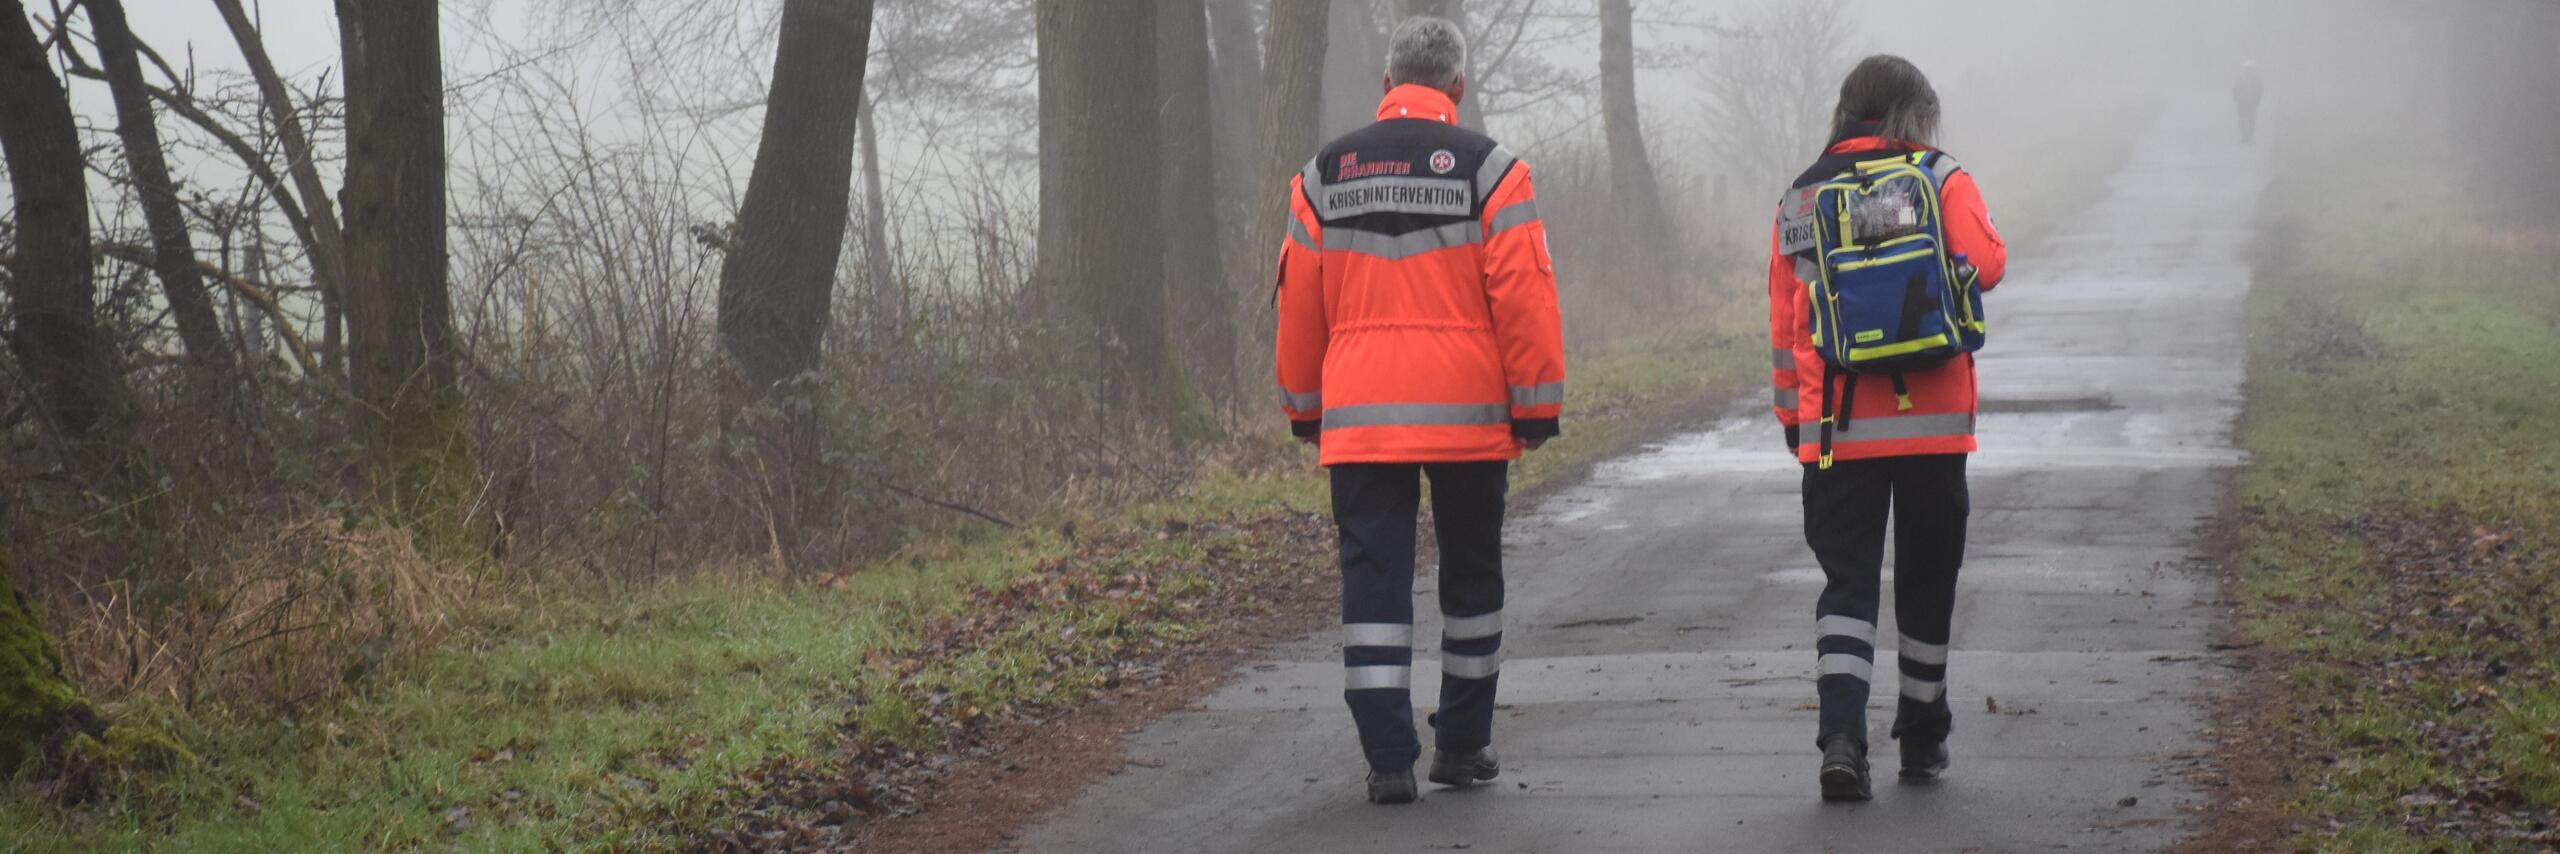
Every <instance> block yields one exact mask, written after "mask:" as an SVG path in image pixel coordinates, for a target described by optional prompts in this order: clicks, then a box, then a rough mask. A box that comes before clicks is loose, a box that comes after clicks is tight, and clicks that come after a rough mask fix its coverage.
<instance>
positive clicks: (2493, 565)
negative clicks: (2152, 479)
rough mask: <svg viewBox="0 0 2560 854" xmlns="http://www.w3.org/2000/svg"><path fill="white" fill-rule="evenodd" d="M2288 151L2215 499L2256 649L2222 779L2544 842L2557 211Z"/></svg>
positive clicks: (2320, 811) (2557, 658)
mask: <svg viewBox="0 0 2560 854" xmlns="http://www.w3.org/2000/svg"><path fill="white" fill-rule="evenodd" d="M2291 148H2292V149H2293V150H2291V151H2290V152H2288V153H2286V156H2283V157H2280V158H2279V159H2278V162H2279V164H2280V166H2279V174H2278V178H2277V182H2276V184H2275V186H2274V187H2273V188H2271V189H2270V191H2269V193H2270V195H2269V196H2268V198H2267V208H2268V209H2269V210H2272V211H2280V212H2293V213H2280V214H2277V215H2275V216H2272V217H2270V219H2269V224H2268V227H2267V228H2266V229H2265V230H2264V234H2263V235H2262V246H2261V249H2262V252H2263V257H2262V259H2261V263H2260V268H2259V271H2258V277H2257V282H2256V284H2255V285H2254V289H2253V290H2252V292H2251V294H2250V298H2249V308H2248V311H2249V323H2250V325H2251V329H2252V330H2253V335H2252V345H2251V352H2250V367H2249V401H2248V404H2247V407H2246V409H2245V410H2244V414H2243V417H2242V420H2241V425H2240V436H2239V438H2240V443H2241V445H2242V446H2243V447H2244V448H2246V449H2247V450H2248V451H2249V452H2250V454H2251V459H2252V462H2251V464H2250V465H2249V466H2248V467H2247V468H2246V469H2244V470H2242V471H2240V472H2239V473H2238V474H2237V475H2235V477H2234V479H2233V481H2232V483H2231V485H2230V495H2229V503H2230V507H2231V509H2232V511H2233V512H2232V516H2231V518H2230V519H2229V521H2228V526H2229V530H2228V542H2227V547H2228V552H2229V553H2228V555H2227V559H2228V562H2229V565H2230V571H2231V582H2230V585H2229V588H2228V591H2227V594H2228V597H2229V598H2230V599H2231V600H2232V601H2233V603H2234V605H2235V614H2234V619H2235V621H2236V627H2237V630H2238V631H2239V632H2241V633H2243V634H2244V635H2245V637H2246V640H2247V642H2250V643H2254V644H2257V645H2259V646H2260V647H2261V649H2262V651H2263V652H2262V654H2259V655H2254V656H2251V657H2250V660H2251V662H2252V664H2251V666H2250V671H2249V672H2248V673H2246V674H2245V675H2244V677H2243V683H2242V684H2243V685H2244V686H2247V687H2244V688H2243V689H2241V693H2240V696H2239V697H2238V698H2236V700H2237V701H2238V702H2237V705H2238V708H2239V716H2240V717H2241V718H2243V719H2244V720H2242V721H2241V722H2240V726H2238V727H2236V728H2226V730H2225V733H2224V735H2225V737H2226V738H2227V739H2228V738H2243V739H2254V738H2256V737H2258V736H2267V737H2269V738H2268V739H2267V740H2264V741H2254V742H2248V743H2226V744H2225V745H2224V748H2223V749H2224V753H2225V755H2226V758H2230V757H2233V756H2237V758H2239V759H2240V760H2242V762H2241V763H2238V764H2241V765H2243V766H2244V767H2245V766H2248V765H2255V766H2257V767H2259V769H2260V770H2258V771H2257V772H2254V773H2251V772H2246V771H2243V772H2241V776H2242V777H2247V778H2254V779H2244V780H2241V781H2239V783H2240V784H2242V786H2243V788H2242V789H2241V790H2240V791H2238V792H2236V793H2235V795H2236V796H2246V797H2255V798H2259V799H2272V800H2276V801H2278V802H2280V803H2281V807H2280V810H2279V813H2280V814H2281V815H2282V816H2284V817H2287V818H2290V819H2291V820H2292V822H2293V824H2294V828H2293V832H2294V834H2295V835H2294V837H2293V839H2292V844H2295V845H2297V846H2299V847H2302V848H2304V849H2308V850H2322V851H2328V850H2355V851H2410V852H2428V851H2445V852H2468V851H2528V850H2532V851H2542V850H2552V849H2553V848H2554V847H2560V633H2555V632H2554V631H2553V619H2554V615H2555V614H2556V613H2560V590H2555V589H2554V588H2553V578H2552V575H2553V572H2552V570H2553V568H2554V560H2553V558H2554V555H2555V554H2560V551H2555V548H2556V547H2560V535H2555V532H2560V432H2555V431H2553V430H2551V429H2549V425H2551V424H2553V423H2560V284H2555V282H2554V280H2553V273H2552V271H2553V270H2554V269H2560V266H2555V265H2560V233H2555V232H2552V231H2549V230H2540V231H2530V230H2529V231H2514V230H2509V229H2507V228H2505V227H2502V226H2500V225H2498V224H2496V223H2493V222H2489V221H2487V219H2486V217H2485V216H2484V215H2482V214H2481V213H2479V212H2475V211H2472V210H2469V209H2467V208H2465V207H2464V206H2463V205H2462V204H2461V202H2462V200H2461V199H2459V198H2456V197H2454V196H2453V195H2451V193H2450V192H2449V191H2447V192H2446V193H2445V194H2444V195H2441V196H2436V195H2429V194H2427V192H2426V191H2419V190H2408V189H2402V190H2398V191H2396V195H2395V194H2394V192H2393V191H2386V192H2385V193H2383V194H2382V195H2381V196H2379V197H2377V195H2376V194H2374V193H2373V192H2371V190H2372V188H2375V187H2383V188H2426V187H2450V186H2455V182H2452V181H2449V180H2446V179H2445V177H2444V176H2441V175H2432V174H2417V170H2415V169H2409V172H2410V174H2401V175H2392V176H2387V177H2385V178H2383V179H2380V180H2375V181H2369V182H2362V183H2360V184H2359V185H2358V187H2357V188H2355V189H2349V188H2347V187H2345V186H2344V185H2342V184H2340V183H2339V182H2335V181H2333V180H2327V179H2326V177H2324V176H2329V175H2334V174H2335V172H2334V171H2333V170H2332V169H2329V168H2327V167H2335V168H2347V166H2348V164H2347V163H2346V162H2345V161H2344V160H2343V159H2342V158H2343V157H2345V156H2347V155H2349V154H2350V153H2359V154H2360V153H2361V150H2360V149H2351V148H2350V147H2348V146H2346V145H2344V144H2342V143H2340V142H2338V141H2336V140H2331V139H2326V138H2323V139H2320V140H2317V141H2305V142H2303V143H2301V144H2298V145H2294V146H2291ZM2364 162H2370V161H2369V159H2368V160H2365V161H2364ZM2403 168H2408V167H2403ZM2411 223H2424V224H2426V225H2423V226H2419V227H2415V228H2413V227H2412V226H2411ZM2226 764H2227V765H2229V764H2235V763H2230V762H2226ZM2221 844H2222V843H2217V842H2216V841H2215V838H2214V835H2213V833H2212V832H2209V833H2208V834H2207V837H2206V839H2205V840H2204V841H2203V842H2202V843H2201V844H2199V845H2198V847H2202V848H2207V849H2213V850H2222V848H2220V847H2217V846H2218V845H2221Z"/></svg>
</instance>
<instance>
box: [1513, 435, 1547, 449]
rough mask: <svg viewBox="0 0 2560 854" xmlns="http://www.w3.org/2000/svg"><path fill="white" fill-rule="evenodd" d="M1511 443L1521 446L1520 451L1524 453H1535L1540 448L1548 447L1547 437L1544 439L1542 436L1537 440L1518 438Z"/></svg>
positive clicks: (1514, 438)
mask: <svg viewBox="0 0 2560 854" xmlns="http://www.w3.org/2000/svg"><path fill="white" fill-rule="evenodd" d="M1511 441H1512V443H1514V444H1517V445H1519V446H1520V450H1523V451H1534V450H1537V449H1539V448H1544V447H1546V446H1547V438H1546V437H1544V436H1540V437H1538V438H1535V439H1522V438H1518V437H1513V438H1512V440H1511Z"/></svg>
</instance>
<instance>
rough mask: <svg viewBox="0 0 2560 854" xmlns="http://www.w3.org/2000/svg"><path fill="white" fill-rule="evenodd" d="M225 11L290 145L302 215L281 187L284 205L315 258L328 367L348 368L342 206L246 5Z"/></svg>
mask: <svg viewBox="0 0 2560 854" xmlns="http://www.w3.org/2000/svg"><path fill="white" fill-rule="evenodd" d="M213 5H214V8H216V9H218V10H220V11H221V12H222V22H223V24H224V25H226V26H228V27H229V28H230V30H231V40H232V41H233V42H236V43H238V44H239V46H240V55H241V56H242V57H244V58H246V59H247V60H248V63H249V75H250V77H252V78H254V79H256V80H257V82H258V92H259V96H260V99H261V100H263V101H265V102H266V112H267V117H268V119H269V120H270V121H272V122H274V123H275V128H276V142H277V143H278V144H281V145H282V146H283V147H284V156H285V174H287V175H289V176H291V177H292V180H293V187H294V191H295V193H296V194H298V195H300V196H301V205H300V209H299V210H300V213H299V216H295V213H296V211H295V209H294V208H293V207H291V206H290V201H291V197H290V196H286V195H285V194H284V192H283V188H280V187H279V188H276V195H277V196H279V197H280V198H279V200H278V201H279V203H280V204H283V205H285V206H286V207H285V212H286V214H287V217H288V219H294V220H296V221H297V224H298V225H300V226H301V227H300V228H297V229H295V236H297V237H299V238H301V239H302V240H303V243H304V246H303V251H304V252H305V253H307V254H309V255H310V256H311V278H312V281H313V284H315V285H317V286H318V287H319V289H320V301H321V303H322V314H323V318H322V321H321V323H322V327H323V331H322V335H323V336H324V340H325V342H326V343H325V344H323V345H322V347H321V358H322V360H323V366H324V367H325V368H326V369H327V370H329V371H333V372H335V371H343V370H345V367H344V366H343V365H341V364H340V363H339V354H340V353H341V352H342V349H341V346H340V336H341V335H342V334H343V331H344V327H345V324H344V321H343V317H342V312H343V310H344V307H345V305H346V289H345V282H346V280H347V276H346V270H347V239H346V234H345V232H344V231H343V230H341V229H340V228H339V226H338V214H337V208H336V205H335V204H334V203H333V202H332V201H331V200H330V198H329V189H328V187H327V185H324V184H322V183H321V182H320V164H319V161H318V160H317V159H314V158H313V157H312V154H311V140H310V137H309V136H308V135H307V134H305V133H304V132H303V128H302V119H301V118H300V116H299V112H298V108H297V107H295V106H294V103H293V93H292V91H291V90H288V89H286V88H285V85H284V77H283V76H281V75H278V74H277V73H276V66H275V62H274V61H273V60H271V59H269V58H268V57H267V46H266V42H265V41H264V40H262V39H260V38H259V36H258V29H257V27H256V26H255V25H254V24H252V23H251V22H250V21H249V16H248V14H247V13H246V12H245V11H243V10H242V9H241V8H240V0H213Z"/></svg>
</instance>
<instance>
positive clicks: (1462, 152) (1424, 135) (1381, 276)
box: [1276, 18, 1564, 803]
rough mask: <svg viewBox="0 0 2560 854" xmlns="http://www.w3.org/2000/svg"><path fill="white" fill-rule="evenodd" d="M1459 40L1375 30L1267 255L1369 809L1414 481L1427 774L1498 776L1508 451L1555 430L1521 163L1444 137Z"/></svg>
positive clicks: (1395, 725)
mask: <svg viewBox="0 0 2560 854" xmlns="http://www.w3.org/2000/svg"><path fill="white" fill-rule="evenodd" d="M1465 67H1466V45H1465V42H1464V40H1463V39H1462V37H1461V36H1460V35H1459V32H1458V28H1457V27H1456V26H1455V25H1453V24H1451V23H1450V22H1448V21H1445V20H1441V19H1438V18H1414V19H1411V20H1408V21H1406V22H1405V23H1404V24H1403V25H1402V26H1400V27H1398V28H1397V29H1396V33H1395V36H1394V37H1393V39H1392V41H1391V46H1390V51H1389V54H1388V57H1387V75H1386V86H1387V94H1386V99H1385V100H1384V101H1382V102H1380V103H1379V105H1378V121H1377V123H1376V124H1373V125H1370V126H1368V127H1366V128H1363V129H1361V130H1358V131H1355V132H1353V133H1351V134H1350V135H1347V136H1344V137H1343V138H1341V139H1338V140H1334V141H1333V142H1332V143H1331V144H1328V145H1326V146H1325V147H1324V148H1323V149H1322V150H1321V151H1319V152H1318V153H1317V154H1316V157H1315V159H1314V160H1313V161H1311V162H1309V163H1308V164H1307V166H1306V169H1305V170H1304V171H1303V172H1302V173H1301V174H1299V175H1298V177H1297V178H1296V179H1294V180H1292V181H1291V182H1290V187H1289V190H1290V192H1289V234H1288V237H1287V239H1286V241H1285V242H1284V243H1283V244H1282V246H1281V251H1280V272H1279V277H1280V286H1279V295H1278V299H1279V314H1280V321H1279V336H1278V353H1277V360H1276V361H1277V362H1278V369H1279V375H1280V390H1281V397H1282V401H1283V406H1284V409H1285V411H1286V412H1287V413H1288V416H1289V426H1290V429H1291V431H1292V432H1294V433H1295V434H1296V435H1297V436H1298V438H1299V439H1300V440H1302V441H1306V442H1310V443H1316V444H1319V445H1320V446H1321V453H1320V455H1319V457H1320V461H1321V462H1322V464H1323V465H1324V466H1326V467H1327V468H1329V469H1330V470H1331V475H1332V479H1333V513H1334V522H1335V526H1336V528H1337V529H1338V530H1339V532H1340V535H1341V558H1342V620H1343V650H1342V659H1343V666H1344V672H1345V677H1344V682H1343V697H1344V699H1345V700H1346V701H1347V702H1348V703H1349V704H1350V706H1351V716H1352V719H1353V721H1354V722H1356V724H1357V725H1358V727H1359V730H1360V744H1361V747H1362V749H1363V750H1364V751H1365V752H1366V753H1367V754H1368V759H1369V767H1370V774H1369V799H1370V800H1371V801H1374V802H1377V803H1405V802H1408V801H1411V800H1413V799H1414V798H1415V797H1416V786H1415V783H1414V778H1413V765H1414V763H1415V761H1416V760H1418V759H1420V758H1421V752H1422V748H1421V744H1420V742H1419V741H1417V740H1416V739H1415V737H1414V729H1413V702H1412V699H1411V697H1410V692H1409V690H1408V689H1409V686H1410V684H1411V679H1412V665H1413V577H1414V565H1413V564H1414V554H1413V548H1414V523H1415V516H1416V513H1417V512H1418V510H1419V505H1420V502H1421V491H1422V487H1421V480H1420V478H1421V477H1422V476H1424V475H1428V476H1429V477H1430V478H1431V509H1432V517H1433V519H1434V521H1435V526H1436V529H1437V532H1438V535H1439V542H1440V612H1441V614H1442V616H1443V617H1445V618H1446V619H1445V624H1444V625H1443V627H1442V630H1441V642H1440V674H1441V682H1440V709H1439V712H1438V713H1437V714H1434V715H1433V716H1432V718H1431V724H1432V726H1433V729H1434V730H1435V737H1434V742H1435V747H1436V750H1435V752H1434V755H1433V759H1432V763H1431V779H1432V781H1433V782H1437V783H1443V784H1448V785H1466V784H1471V783H1475V782H1478V781H1482V780H1490V779H1493V777H1494V776H1495V775H1496V774H1497V773H1498V772H1499V771H1500V766H1499V764H1498V761H1497V760H1496V758H1495V756H1494V751H1493V748H1492V746H1491V745H1492V728H1493V698H1494V684H1495V681H1496V679H1497V678H1498V676H1499V671H1500V661H1501V647H1502V515H1503V508H1504V494H1505V492H1506V491H1507V489H1508V478H1509V469H1510V461H1511V460H1512V459H1514V458H1516V457H1518V456H1519V455H1520V453H1521V451H1523V450H1525V449H1534V448H1536V447H1538V446H1539V445H1541V444H1543V443H1545V442H1546V441H1547V440H1548V439H1550V438H1553V437H1554V436H1556V435H1557V433H1558V427H1557V418H1558V416H1559V415H1560V414H1561V413H1562V411H1563V408H1564V341H1563V338H1564V336H1563V331H1562V326H1561V324H1560V321H1559V320H1558V317H1557V312H1556V287H1555V264H1554V262H1553V261H1552V260H1551V259H1550V258H1549V256H1548V254H1547V236H1546V226H1545V225H1544V224H1543V223H1541V222H1540V221H1539V219H1538V205H1537V193H1536V191H1535V190H1533V189H1532V188H1531V186H1530V183H1529V165H1528V164H1527V163H1523V162H1521V161H1520V160H1519V159H1518V158H1516V157H1514V156H1512V154H1511V152H1510V151H1509V150H1508V149H1505V148H1503V147H1502V146H1501V145H1500V144H1498V143H1496V142H1494V141H1493V140H1491V139H1488V138H1486V137H1485V136H1484V135H1482V134H1478V133H1474V132H1472V131H1468V130H1465V129H1463V128H1460V127H1458V125H1457V118H1458V116H1457V106H1456V104H1457V101H1458V100H1459V98H1460V97H1461V95H1462V94H1463V93H1464V92H1465V91H1466V79H1465V77H1464V74H1463V72H1462V69H1464V68H1465Z"/></svg>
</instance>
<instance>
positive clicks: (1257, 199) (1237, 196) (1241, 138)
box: [1209, 0, 1268, 403]
mask: <svg viewBox="0 0 2560 854" xmlns="http://www.w3.org/2000/svg"><path fill="white" fill-rule="evenodd" d="M1254 17H1255V16H1254V4H1253V0H1210V3H1209V46H1210V48H1211V50H1212V53H1213V54H1214V61H1215V62H1216V63H1217V75H1218V82H1217V87H1218V88H1217V95H1216V96H1215V98H1214V101H1215V103H1213V104H1212V105H1211V106H1210V108H1209V114H1210V118H1211V120H1213V121H1215V122H1216V123H1217V126H1218V132H1217V135H1218V138H1217V140H1216V142H1215V143H1214V147H1215V149H1216V151H1217V158H1218V169H1217V172H1218V236H1219V239H1220V240H1221V241H1223V242H1222V244H1221V246H1220V252H1221V254H1222V256H1223V257H1224V258H1225V263H1226V270H1225V274H1226V277H1227V295H1228V302H1229V304H1230V305H1246V304H1250V300H1251V295H1252V294H1253V293H1254V292H1255V290H1256V289H1257V288H1259V287H1261V286H1262V285H1264V284H1267V283H1268V282H1267V281H1266V277H1265V275H1264V274H1265V273H1267V272H1268V271H1266V270H1263V269H1260V268H1258V267H1256V266H1255V262H1254V260H1253V259H1254V258H1255V257H1257V256H1259V255H1261V254H1262V247H1259V246H1254V245H1252V244H1251V243H1250V241H1249V240H1248V238H1249V237H1250V236H1251V233H1252V231H1253V214H1254V210H1255V208H1257V207H1259V206H1260V205H1261V204H1262V202H1263V199H1262V198H1261V196H1260V194H1261V192H1262V172H1261V169H1262V160H1263V158H1262V149H1263V139H1262V137H1261V136H1260V134H1261V131H1262V45H1261V43H1260V42H1258V41H1256V40H1255V38H1254V35H1255V34H1254V29H1255V27H1254ZM1240 300H1241V301H1240ZM1234 314H1235V313H1233V312H1230V315H1231V316H1230V317H1229V318H1228V321H1227V323H1228V326H1227V336H1228V340H1231V341H1232V340H1235V339H1236V337H1237V336H1236V334H1235V332H1236V329H1237V326H1238V324H1241V323H1243V322H1244V320H1243V318H1242V317H1237V316H1233V315H1234ZM1238 355H1242V354H1241V353H1239V354H1238ZM1227 370H1228V373H1229V375H1231V376H1232V375H1234V374H1235V371H1236V367H1234V366H1230V367H1229V368H1228V369H1227ZM1230 403H1233V401H1230Z"/></svg>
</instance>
